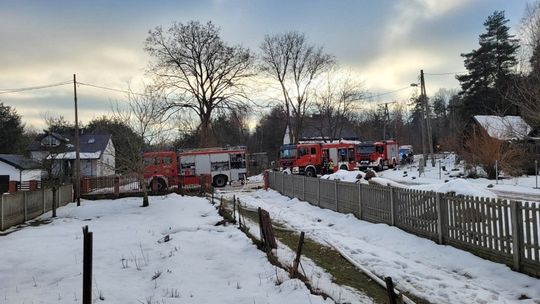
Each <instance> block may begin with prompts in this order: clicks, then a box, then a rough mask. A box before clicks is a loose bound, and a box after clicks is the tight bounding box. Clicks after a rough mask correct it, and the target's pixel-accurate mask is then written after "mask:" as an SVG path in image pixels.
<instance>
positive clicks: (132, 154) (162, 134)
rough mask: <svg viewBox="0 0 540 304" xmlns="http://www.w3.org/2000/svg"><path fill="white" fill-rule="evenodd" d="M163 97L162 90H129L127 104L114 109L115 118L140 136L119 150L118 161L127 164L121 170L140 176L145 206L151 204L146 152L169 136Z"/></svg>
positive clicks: (147, 88) (151, 88) (149, 87)
mask: <svg viewBox="0 0 540 304" xmlns="http://www.w3.org/2000/svg"><path fill="white" fill-rule="evenodd" d="M164 99H165V98H164V97H163V93H162V91H160V90H155V88H154V87H151V86H145V88H144V90H143V92H141V93H137V92H134V91H133V90H131V89H130V90H129V93H128V105H127V107H123V106H121V105H119V104H117V105H116V107H115V108H114V109H113V117H114V119H116V120H119V121H122V122H124V123H125V124H126V125H127V126H129V127H130V128H131V130H132V131H133V132H135V134H136V135H137V140H131V141H129V142H128V145H129V147H126V148H124V149H122V152H121V153H118V152H119V151H120V150H118V151H117V153H116V155H115V157H116V158H117V159H118V161H117V163H119V164H121V165H122V166H125V168H123V167H121V168H117V169H118V170H120V171H121V172H134V173H135V174H136V175H137V177H138V179H139V183H140V185H141V187H142V192H143V204H142V207H148V205H149V203H148V187H147V183H146V180H145V178H144V169H145V164H144V159H143V152H144V150H145V148H146V147H148V146H150V145H152V146H159V145H160V144H162V143H164V142H165V141H167V139H168V137H169V136H170V131H171V128H170V126H169V124H168V118H169V117H168V116H166V114H165V112H164V111H163V110H162V106H163V102H164Z"/></svg>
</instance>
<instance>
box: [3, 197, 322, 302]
mask: <svg viewBox="0 0 540 304" xmlns="http://www.w3.org/2000/svg"><path fill="white" fill-rule="evenodd" d="M140 204H141V199H140V198H125V199H119V200H114V201H112V200H101V201H83V203H82V206H81V207H76V206H75V205H74V204H69V205H67V206H66V207H63V208H60V209H59V210H58V217H57V218H56V219H55V220H53V221H52V223H49V224H45V225H41V226H37V227H32V226H29V227H25V228H23V229H21V230H19V231H15V232H13V233H11V234H8V235H6V236H0V261H1V263H0V303H2V304H4V303H5V304H12V303H27V304H29V303H80V302H81V292H82V230H81V227H82V226H84V225H88V226H89V230H90V231H92V232H93V233H94V260H93V275H94V280H93V297H94V299H97V298H99V297H100V296H101V297H102V298H104V300H103V301H97V302H96V303H101V302H103V303H115V304H116V303H144V304H147V303H246V304H247V303H249V304H253V303H256V304H257V303H279V304H282V303H330V302H331V301H330V300H329V299H328V300H326V301H325V300H323V298H322V297H319V296H314V295H311V294H310V292H309V291H308V290H307V289H306V287H305V285H304V284H303V283H302V282H300V281H298V280H291V279H288V278H287V274H286V273H285V272H284V271H281V270H280V269H276V268H275V267H273V266H272V265H271V264H269V263H268V261H267V259H266V256H265V255H264V253H262V252H260V251H259V250H257V248H256V247H255V246H254V245H253V244H252V243H251V241H250V240H249V239H247V238H246V236H245V235H243V234H242V233H241V232H240V231H239V230H238V229H236V228H235V227H233V226H225V227H224V226H215V224H216V223H217V222H218V221H220V220H221V218H220V217H219V216H218V214H217V212H216V210H215V208H214V207H213V206H212V205H210V204H209V202H208V201H207V200H205V199H202V198H195V197H187V196H186V197H181V196H178V195H175V194H171V195H168V196H163V197H151V201H150V207H148V208H141V207H139V206H140ZM42 217H44V218H48V217H50V213H47V214H45V215H44V216H42ZM165 235H170V237H171V240H170V241H169V242H159V241H160V240H162V239H163V238H164V236H165ZM156 277H157V278H156ZM277 277H279V279H280V280H281V281H283V283H281V284H279V285H278V284H276V280H277Z"/></svg>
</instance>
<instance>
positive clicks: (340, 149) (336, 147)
mask: <svg viewBox="0 0 540 304" xmlns="http://www.w3.org/2000/svg"><path fill="white" fill-rule="evenodd" d="M330 160H332V163H334V168H333V169H332V170H331V172H328V173H333V172H335V171H336V170H337V169H342V170H353V169H354V168H356V161H355V144H354V143H352V142H350V143H347V142H335V143H318V142H313V143H308V142H305V143H299V144H290V145H283V146H281V148H280V151H279V165H280V168H281V169H282V170H285V169H289V170H291V173H292V174H305V175H306V176H309V177H315V176H317V174H321V173H323V172H326V170H325V167H326V166H327V163H328V162H329V161H330Z"/></svg>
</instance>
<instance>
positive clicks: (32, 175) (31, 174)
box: [0, 161, 41, 182]
mask: <svg viewBox="0 0 540 304" xmlns="http://www.w3.org/2000/svg"><path fill="white" fill-rule="evenodd" d="M0 175H9V180H12V181H21V180H22V181H23V182H25V181H29V180H41V170H40V169H34V170H23V171H22V172H21V171H20V170H19V169H17V168H15V167H13V166H12V165H10V164H6V163H4V162H1V161H0Z"/></svg>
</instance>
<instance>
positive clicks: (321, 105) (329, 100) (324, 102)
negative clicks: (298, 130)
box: [315, 71, 363, 142]
mask: <svg viewBox="0 0 540 304" xmlns="http://www.w3.org/2000/svg"><path fill="white" fill-rule="evenodd" d="M321 87H322V89H320V90H317V92H315V115H317V116H319V121H318V122H319V124H318V126H316V128H317V129H318V130H319V132H320V134H321V138H322V139H323V141H325V142H326V141H327V140H333V139H338V138H341V134H342V131H343V128H344V127H345V125H346V124H347V123H349V122H351V120H352V118H353V116H354V111H355V108H356V107H355V102H357V101H359V100H360V99H362V96H363V90H362V85H361V83H359V82H357V81H355V80H353V79H352V78H351V77H350V76H348V75H347V76H345V77H340V76H339V75H338V71H332V72H330V73H328V75H327V78H326V80H325V83H324V86H323V85H321Z"/></svg>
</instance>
